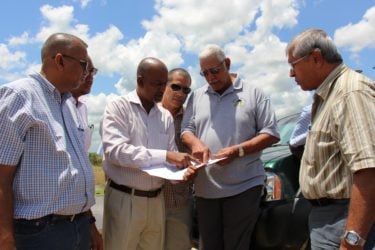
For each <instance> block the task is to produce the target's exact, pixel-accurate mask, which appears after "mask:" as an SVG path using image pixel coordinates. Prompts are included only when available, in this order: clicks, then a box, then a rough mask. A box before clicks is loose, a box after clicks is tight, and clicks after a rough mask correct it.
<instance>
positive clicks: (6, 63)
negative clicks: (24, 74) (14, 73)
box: [0, 43, 26, 70]
mask: <svg viewBox="0 0 375 250" xmlns="http://www.w3.org/2000/svg"><path fill="white" fill-rule="evenodd" d="M0 58H1V60H0V69H2V70H11V69H15V68H20V67H22V66H24V65H25V58H26V54H25V52H22V51H15V52H11V51H10V50H9V49H8V47H7V46H6V45H5V44H2V43H0Z"/></svg>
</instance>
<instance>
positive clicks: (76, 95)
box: [70, 57, 98, 153]
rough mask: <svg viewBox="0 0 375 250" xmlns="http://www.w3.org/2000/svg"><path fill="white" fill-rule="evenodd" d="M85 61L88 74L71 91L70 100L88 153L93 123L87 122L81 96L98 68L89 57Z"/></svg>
mask: <svg viewBox="0 0 375 250" xmlns="http://www.w3.org/2000/svg"><path fill="white" fill-rule="evenodd" d="M87 62H88V64H87V71H88V74H87V75H86V77H85V78H84V79H82V80H81V83H80V84H79V86H78V88H75V89H73V90H72V91H71V93H72V97H71V98H70V100H71V101H72V102H73V104H74V105H75V106H76V108H77V112H76V114H77V116H76V120H77V124H79V126H80V127H82V128H83V129H84V145H85V150H86V152H87V153H88V152H89V149H90V145H91V138H92V132H93V129H94V127H93V126H94V125H91V124H89V122H88V117H87V106H86V104H85V102H84V100H82V99H83V98H82V97H83V96H84V95H87V94H89V93H90V91H91V87H92V84H93V82H94V76H95V75H96V73H97V72H98V69H96V68H95V67H94V65H93V63H92V60H91V58H90V57H88V59H87Z"/></svg>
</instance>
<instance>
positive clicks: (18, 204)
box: [0, 33, 95, 250]
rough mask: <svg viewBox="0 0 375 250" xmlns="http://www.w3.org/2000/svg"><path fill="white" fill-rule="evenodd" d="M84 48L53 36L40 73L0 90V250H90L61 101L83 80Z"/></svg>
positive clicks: (85, 207)
mask: <svg viewBox="0 0 375 250" xmlns="http://www.w3.org/2000/svg"><path fill="white" fill-rule="evenodd" d="M86 47H87V45H86V43H85V42H83V41H82V40H81V39H80V38H78V37H76V36H73V35H70V34H66V33H55V34H53V35H51V36H50V37H49V38H48V39H47V40H46V41H45V43H44V44H43V47H42V51H41V52H42V53H41V57H42V68H41V72H40V73H34V74H31V75H30V76H29V77H28V78H24V79H20V80H17V81H14V82H11V83H8V84H5V85H3V86H1V87H0V131H1V136H0V145H1V147H0V204H1V205H0V248H1V249H2V250H10V249H12V250H14V249H40V250H47V249H85V250H88V249H90V244H91V243H90V230H91V225H90V222H91V221H92V217H91V216H90V212H89V209H90V207H91V206H92V205H93V204H94V202H95V201H94V175H93V171H92V168H91V165H90V162H89V160H88V157H87V154H86V152H85V150H84V146H83V142H82V140H81V139H82V131H80V130H79V128H77V125H76V123H75V120H74V114H73V109H74V107H73V106H72V105H71V102H69V101H68V98H70V96H71V94H70V93H69V92H70V91H71V90H72V89H74V88H76V87H78V84H79V82H80V80H81V79H82V78H83V77H84V76H85V75H86V74H87V49H86ZM73 58H74V59H73Z"/></svg>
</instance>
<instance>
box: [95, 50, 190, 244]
mask: <svg viewBox="0 0 375 250" xmlns="http://www.w3.org/2000/svg"><path fill="white" fill-rule="evenodd" d="M167 80H168V71H167V67H166V66H165V64H164V63H163V62H162V61H160V60H159V59H157V58H153V57H148V58H145V59H143V60H142V61H141V62H140V63H139V65H138V69H137V87H136V90H134V91H132V92H130V93H129V94H127V95H126V96H122V97H119V98H117V99H115V100H113V101H112V102H110V103H109V104H108V105H107V107H106V109H105V112H104V117H103V124H102V139H103V150H104V171H105V173H106V175H107V176H108V178H109V179H108V184H107V187H106V191H105V196H104V218H103V235H104V245H105V249H106V250H122V249H123V250H125V249H149V250H158V249H160V250H161V249H163V246H164V245H163V244H164V228H165V226H164V225H165V209H164V194H163V185H164V180H163V179H161V178H158V177H154V176H151V175H148V174H147V173H145V172H143V171H142V170H141V168H142V167H148V166H151V165H158V164H167V163H170V164H174V165H176V166H178V167H180V168H183V167H185V166H188V165H190V161H191V160H194V158H192V157H191V156H190V155H188V154H186V153H179V152H177V147H176V144H175V140H174V138H175V131H174V126H173V117H172V116H171V114H170V113H169V112H168V111H167V110H166V109H164V108H163V107H161V106H159V105H157V104H156V101H158V100H161V98H162V95H163V91H164V89H165V85H166V83H167Z"/></svg>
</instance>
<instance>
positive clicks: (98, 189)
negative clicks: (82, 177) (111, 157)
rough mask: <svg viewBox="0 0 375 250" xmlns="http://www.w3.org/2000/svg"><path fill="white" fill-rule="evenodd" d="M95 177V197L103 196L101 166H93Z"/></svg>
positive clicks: (103, 181)
mask: <svg viewBox="0 0 375 250" xmlns="http://www.w3.org/2000/svg"><path fill="white" fill-rule="evenodd" d="M93 171H94V176H95V195H96V196H103V195H104V187H105V175H104V171H103V168H102V166H101V165H93Z"/></svg>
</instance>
